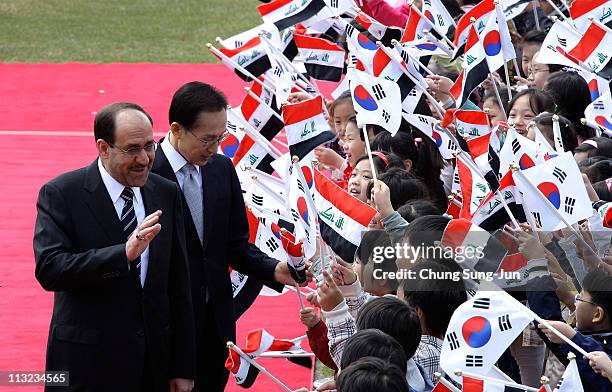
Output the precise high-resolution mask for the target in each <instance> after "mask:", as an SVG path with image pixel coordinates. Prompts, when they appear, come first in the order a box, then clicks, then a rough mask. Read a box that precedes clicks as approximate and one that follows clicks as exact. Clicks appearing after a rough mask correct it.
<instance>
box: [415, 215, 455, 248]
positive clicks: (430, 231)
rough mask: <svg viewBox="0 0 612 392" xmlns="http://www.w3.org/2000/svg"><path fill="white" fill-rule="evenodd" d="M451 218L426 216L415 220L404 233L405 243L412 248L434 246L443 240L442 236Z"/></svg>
mask: <svg viewBox="0 0 612 392" xmlns="http://www.w3.org/2000/svg"><path fill="white" fill-rule="evenodd" d="M448 222H450V218H448V217H446V216H443V215H426V216H422V217H420V218H417V219H415V220H414V221H412V222H411V223H410V225H408V228H407V229H406V231H405V233H404V241H406V242H408V244H410V246H415V247H416V246H434V243H435V242H437V241H440V240H441V239H442V234H444V230H445V229H446V226H447V225H448Z"/></svg>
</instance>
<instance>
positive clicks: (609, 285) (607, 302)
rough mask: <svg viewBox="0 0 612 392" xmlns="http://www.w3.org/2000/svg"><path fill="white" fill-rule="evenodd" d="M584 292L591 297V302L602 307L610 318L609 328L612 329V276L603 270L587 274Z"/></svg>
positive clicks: (583, 285) (583, 283)
mask: <svg viewBox="0 0 612 392" xmlns="http://www.w3.org/2000/svg"><path fill="white" fill-rule="evenodd" d="M582 290H584V291H586V292H587V293H589V294H590V295H591V302H594V303H596V304H597V305H599V306H601V308H602V309H603V310H604V313H605V317H607V318H608V328H611V327H612V276H610V275H608V274H606V273H604V272H603V271H601V270H593V271H591V272H589V273H588V274H586V276H585V277H584V280H583V281H582Z"/></svg>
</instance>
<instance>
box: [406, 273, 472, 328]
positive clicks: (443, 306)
mask: <svg viewBox="0 0 612 392" xmlns="http://www.w3.org/2000/svg"><path fill="white" fill-rule="evenodd" d="M410 270H411V271H414V273H415V275H413V276H415V278H414V279H406V280H404V281H403V282H402V289H403V290H404V298H405V299H406V301H408V303H409V304H410V305H411V306H413V307H414V308H415V309H416V308H419V309H421V312H422V313H423V317H424V320H422V321H423V322H424V324H425V325H426V326H427V329H428V332H429V333H430V334H431V335H433V336H437V337H441V336H444V332H445V331H446V328H447V327H448V323H449V321H450V319H451V316H452V315H453V312H454V311H455V310H456V309H457V308H458V307H459V305H461V304H462V303H464V302H465V301H467V294H466V293H465V284H464V283H463V279H461V277H459V279H452V278H450V277H449V278H440V277H436V279H421V277H420V274H421V271H432V272H435V273H441V274H449V275H450V274H452V273H455V272H456V271H455V270H454V268H451V267H449V266H448V265H446V264H443V263H441V262H437V261H423V262H421V263H417V264H415V265H414V266H413V267H412V268H410Z"/></svg>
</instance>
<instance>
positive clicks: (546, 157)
mask: <svg viewBox="0 0 612 392" xmlns="http://www.w3.org/2000/svg"><path fill="white" fill-rule="evenodd" d="M556 156H557V154H551V153H549V152H547V153H546V154H544V160H545V161H548V160H550V159H553V158H554V157H556Z"/></svg>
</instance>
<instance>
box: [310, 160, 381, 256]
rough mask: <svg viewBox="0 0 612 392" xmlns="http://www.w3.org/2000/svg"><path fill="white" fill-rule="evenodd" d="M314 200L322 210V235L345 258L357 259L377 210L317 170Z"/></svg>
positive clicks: (320, 211) (320, 221)
mask: <svg viewBox="0 0 612 392" xmlns="http://www.w3.org/2000/svg"><path fill="white" fill-rule="evenodd" d="M314 183H315V190H316V191H315V192H314V202H315V206H316V208H317V211H318V212H319V225H320V228H321V237H322V238H323V241H325V242H326V243H327V244H329V246H331V248H332V250H333V251H334V253H336V254H337V255H338V256H340V257H341V258H342V260H353V258H354V256H355V252H356V251H357V247H358V246H359V244H360V243H361V234H362V233H363V232H364V231H367V230H368V225H369V224H370V221H371V220H372V219H373V218H374V215H376V210H375V209H374V208H372V207H370V206H369V205H368V204H366V203H364V202H362V201H361V200H359V199H357V198H355V197H353V196H351V195H350V194H349V193H348V192H347V191H345V190H344V189H342V188H340V187H339V186H338V185H337V184H335V183H334V182H333V181H331V180H330V179H329V178H327V177H325V175H323V173H321V172H320V171H318V170H315V171H314Z"/></svg>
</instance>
